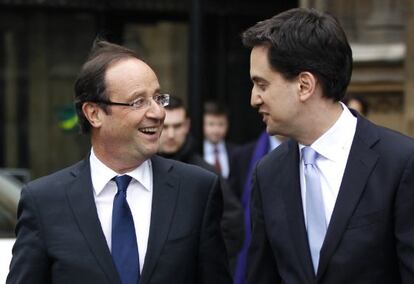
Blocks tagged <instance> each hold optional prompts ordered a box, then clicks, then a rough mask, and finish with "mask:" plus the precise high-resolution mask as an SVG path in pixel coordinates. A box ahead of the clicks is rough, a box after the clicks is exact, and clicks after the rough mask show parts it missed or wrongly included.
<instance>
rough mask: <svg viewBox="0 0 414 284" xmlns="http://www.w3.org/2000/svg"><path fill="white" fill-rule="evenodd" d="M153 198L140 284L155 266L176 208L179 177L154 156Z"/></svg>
mask: <svg viewBox="0 0 414 284" xmlns="http://www.w3.org/2000/svg"><path fill="white" fill-rule="evenodd" d="M151 161H152V169H153V170H152V171H153V180H154V182H153V196H152V209H151V225H150V231H149V237H148V248H147V254H146V256H145V262H144V267H143V270H142V275H141V280H140V283H142V284H143V283H147V282H148V281H149V280H150V279H151V274H152V273H153V270H154V268H155V266H156V263H157V261H158V258H159V256H160V254H161V251H162V248H163V246H164V243H165V241H166V239H167V236H168V232H169V230H170V225H171V220H172V217H173V215H174V209H175V206H176V201H177V196H178V189H179V177H178V176H176V175H174V174H172V173H171V171H172V170H173V166H172V162H171V161H169V160H166V159H161V158H160V157H158V156H154V157H153V158H152V159H151Z"/></svg>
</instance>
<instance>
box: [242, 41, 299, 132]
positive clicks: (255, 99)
mask: <svg viewBox="0 0 414 284" xmlns="http://www.w3.org/2000/svg"><path fill="white" fill-rule="evenodd" d="M250 77H251V80H252V82H253V88H252V93H251V100H250V103H251V105H252V106H253V107H254V108H257V109H258V112H259V113H260V114H261V115H262V117H263V122H264V123H266V131H267V132H268V133H269V134H270V135H275V134H279V135H285V136H290V134H291V133H292V132H295V126H294V125H295V121H296V120H297V118H298V116H299V115H300V112H299V106H300V103H299V93H298V91H299V88H298V85H299V84H298V83H297V82H296V80H295V79H293V80H290V81H289V80H286V79H285V78H284V77H283V76H282V75H281V74H280V73H279V72H277V71H275V70H273V69H272V68H271V66H270V64H269V61H268V47H267V46H256V47H254V48H253V49H252V52H251V55H250Z"/></svg>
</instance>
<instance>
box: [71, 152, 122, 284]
mask: <svg viewBox="0 0 414 284" xmlns="http://www.w3.org/2000/svg"><path fill="white" fill-rule="evenodd" d="M72 175H73V176H74V179H73V183H72V184H71V185H70V186H68V187H67V189H66V195H67V198H68V200H69V204H70V206H71V208H72V211H73V214H74V216H75V219H76V221H77V223H78V226H79V228H80V231H81V232H82V234H83V236H84V237H85V239H86V241H87V243H88V245H89V248H90V249H91V251H92V253H93V254H94V256H95V258H96V261H97V262H98V263H99V265H100V266H101V268H102V271H103V272H104V273H105V274H106V276H107V278H108V280H109V282H110V283H120V282H119V277H118V273H117V271H116V268H115V266H114V264H113V262H112V257H111V253H110V251H109V248H108V245H107V243H106V239H105V236H104V234H103V231H102V228H101V225H100V221H99V217H98V214H97V211H96V205H95V200H94V198H93V186H92V180H91V173H90V165H89V159H85V160H84V161H83V162H81V163H80V165H79V167H77V168H76V169H75V170H74V171H72Z"/></svg>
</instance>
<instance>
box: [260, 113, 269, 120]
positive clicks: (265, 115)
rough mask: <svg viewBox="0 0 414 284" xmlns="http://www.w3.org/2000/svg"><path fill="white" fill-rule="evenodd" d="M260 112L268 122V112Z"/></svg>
mask: <svg viewBox="0 0 414 284" xmlns="http://www.w3.org/2000/svg"><path fill="white" fill-rule="evenodd" d="M259 114H260V115H261V116H262V120H263V121H264V122H266V120H267V116H268V115H269V114H268V113H266V112H259Z"/></svg>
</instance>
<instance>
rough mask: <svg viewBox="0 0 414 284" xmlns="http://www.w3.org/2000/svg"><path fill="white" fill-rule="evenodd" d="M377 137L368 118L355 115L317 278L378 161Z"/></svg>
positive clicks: (325, 266) (324, 268)
mask: <svg viewBox="0 0 414 284" xmlns="http://www.w3.org/2000/svg"><path fill="white" fill-rule="evenodd" d="M378 140H379V138H378V135H377V132H376V131H375V128H373V127H371V125H370V122H368V121H367V120H365V119H363V118H361V117H359V116H358V123H357V128H356V132H355V137H354V140H353V142H352V146H351V150H350V153H349V157H348V161H347V165H346V168H345V172H344V176H343V178H342V183H341V187H340V189H339V194H338V197H337V200H336V203H335V207H334V211H333V213H332V217H331V221H330V223H329V227H328V231H327V233H326V237H325V241H324V243H323V246H322V249H321V256H320V260H319V268H318V273H317V276H318V279H320V278H321V277H322V275H323V273H324V271H325V270H326V268H327V266H328V263H329V260H330V258H331V257H332V255H333V253H334V251H335V249H336V247H337V246H338V244H339V243H340V241H341V238H342V235H343V233H344V231H345V229H346V227H347V224H348V220H349V218H350V217H351V216H352V214H353V212H354V210H355V208H356V205H357V204H358V201H359V199H360V197H361V195H362V193H363V191H364V188H365V184H366V183H367V180H368V178H369V176H370V174H371V172H372V170H373V168H374V166H375V164H376V162H377V159H378V155H377V154H376V153H375V152H374V151H373V150H371V147H372V146H373V145H374V144H375V143H376V142H377V141H378Z"/></svg>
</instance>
